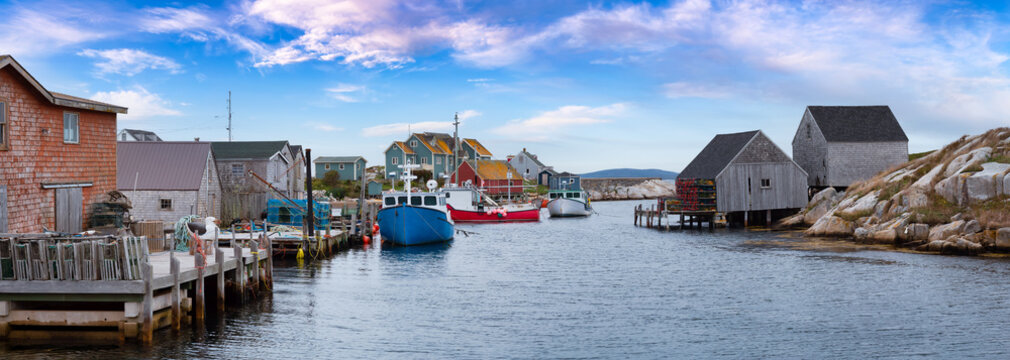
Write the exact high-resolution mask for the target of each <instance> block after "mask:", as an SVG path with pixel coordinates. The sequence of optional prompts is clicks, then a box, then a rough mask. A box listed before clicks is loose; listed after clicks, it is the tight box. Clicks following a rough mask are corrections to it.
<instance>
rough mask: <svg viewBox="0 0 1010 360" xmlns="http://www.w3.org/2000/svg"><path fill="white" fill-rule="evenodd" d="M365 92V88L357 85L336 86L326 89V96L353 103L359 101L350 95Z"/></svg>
mask: <svg viewBox="0 0 1010 360" xmlns="http://www.w3.org/2000/svg"><path fill="white" fill-rule="evenodd" d="M364 91H365V87H363V86H359V85H350V84H337V86H335V87H331V88H328V89H326V94H327V95H328V96H329V97H331V98H334V99H337V100H340V101H343V102H348V103H354V102H358V101H360V99H358V98H356V97H354V96H353V95H352V94H355V93H362V92H364Z"/></svg>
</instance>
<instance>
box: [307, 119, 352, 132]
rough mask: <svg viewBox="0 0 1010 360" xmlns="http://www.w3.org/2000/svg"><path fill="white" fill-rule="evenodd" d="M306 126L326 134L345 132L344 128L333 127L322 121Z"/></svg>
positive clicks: (309, 123) (312, 122) (308, 123)
mask: <svg viewBox="0 0 1010 360" xmlns="http://www.w3.org/2000/svg"><path fill="white" fill-rule="evenodd" d="M305 126H308V127H310V128H313V129H315V130H319V131H325V132H335V131H344V128H342V127H338V126H333V125H331V124H328V123H325V122H321V121H311V122H307V123H305Z"/></svg>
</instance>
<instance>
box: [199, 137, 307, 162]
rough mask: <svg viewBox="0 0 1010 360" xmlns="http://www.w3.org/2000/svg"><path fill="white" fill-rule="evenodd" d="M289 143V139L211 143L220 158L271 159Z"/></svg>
mask: <svg viewBox="0 0 1010 360" xmlns="http://www.w3.org/2000/svg"><path fill="white" fill-rule="evenodd" d="M287 145H288V142H287V141H215V142H212V143H211V146H212V147H213V148H214V157H216V158H218V159H220V160H225V159H229V160H237V159H250V160H259V159H269V158H271V157H272V156H274V154H277V153H279V152H281V151H282V150H283V149H284V147H285V146H287Z"/></svg>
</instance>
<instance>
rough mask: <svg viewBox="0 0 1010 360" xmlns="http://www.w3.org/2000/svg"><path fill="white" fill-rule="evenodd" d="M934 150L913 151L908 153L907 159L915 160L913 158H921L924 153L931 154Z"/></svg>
mask: <svg viewBox="0 0 1010 360" xmlns="http://www.w3.org/2000/svg"><path fill="white" fill-rule="evenodd" d="M935 152H936V150H930V151H923V152H917V153H914V154H908V161H912V160H915V159H919V158H923V157H925V156H926V155H929V154H932V153H935Z"/></svg>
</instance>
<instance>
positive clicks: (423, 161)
mask: <svg viewBox="0 0 1010 360" xmlns="http://www.w3.org/2000/svg"><path fill="white" fill-rule="evenodd" d="M427 163H428V158H426V157H423V158H421V165H424V164H427Z"/></svg>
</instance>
